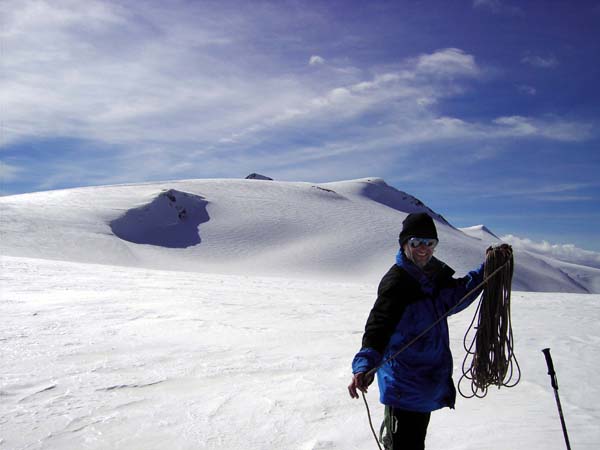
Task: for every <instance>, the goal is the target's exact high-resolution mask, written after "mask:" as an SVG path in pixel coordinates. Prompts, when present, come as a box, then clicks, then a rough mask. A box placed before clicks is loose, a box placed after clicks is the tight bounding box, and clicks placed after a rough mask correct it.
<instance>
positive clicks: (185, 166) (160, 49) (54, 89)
mask: <svg viewBox="0 0 600 450" xmlns="http://www.w3.org/2000/svg"><path fill="white" fill-rule="evenodd" d="M5 5H6V6H5V10H6V11H7V12H8V13H7V15H6V19H5V27H4V28H3V29H2V31H1V33H2V36H1V39H2V40H3V43H4V48H5V49H6V51H5V52H4V54H3V64H4V67H5V69H6V70H5V77H4V78H3V79H2V80H1V81H0V82H1V83H2V89H1V90H0V102H1V103H2V104H3V106H4V109H3V120H4V139H3V144H4V147H5V148H6V147H9V146H10V145H11V144H14V143H17V142H19V141H31V140H37V141H40V140H42V141H43V140H44V139H51V138H56V137H69V138H74V139H81V140H82V142H94V143H95V144H96V145H93V146H89V145H85V144H84V145H82V146H81V148H80V149H79V151H80V152H81V153H88V154H89V158H87V159H85V160H84V159H81V160H80V161H78V162H77V163H72V162H71V161H70V160H69V158H68V157H64V158H61V157H59V156H58V155H57V156H56V158H55V159H54V160H53V161H52V162H51V163H48V166H47V168H46V172H52V173H53V174H52V175H49V174H42V173H40V172H38V173H36V174H35V176H36V177H38V178H40V182H41V183H43V185H44V186H47V187H52V185H53V184H60V182H61V180H68V179H72V176H73V175H72V174H73V173H77V174H79V175H78V177H81V179H82V180H83V179H87V180H88V181H89V182H94V183H95V182H111V181H114V180H118V181H127V178H128V177H131V174H132V173H135V174H136V176H137V177H139V178H142V179H153V178H154V179H156V178H166V177H179V176H181V177H187V176H219V175H220V174H225V173H226V172H227V171H226V169H225V168H224V167H223V166H224V165H225V167H226V166H227V165H234V166H235V167H240V168H246V167H248V169H251V171H255V170H257V166H258V165H266V166H268V167H269V168H272V169H274V170H278V171H280V172H279V173H281V174H285V175H284V176H291V175H292V174H298V173H302V174H308V175H309V176H310V174H313V176H314V174H316V173H317V168H319V167H322V166H323V165H325V164H327V165H328V167H332V168H334V167H336V164H338V166H341V165H342V164H343V165H344V167H345V168H346V170H347V173H348V174H354V173H357V172H358V171H356V170H353V169H351V168H350V163H347V161H349V160H351V161H353V164H355V165H356V166H357V167H359V166H361V167H372V173H373V174H378V173H381V172H383V171H385V170H386V169H387V168H389V167H390V165H391V163H392V162H393V161H394V160H396V161H397V160H400V159H402V158H403V157H405V156H406V155H410V154H412V153H414V152H415V151H416V149H417V148H418V147H419V146H422V145H435V144H436V143H439V142H461V143H465V145H464V147H465V148H468V149H470V150H473V148H475V149H476V151H475V150H473V152H474V154H475V155H480V156H482V157H485V158H488V159H490V158H493V157H495V156H496V155H497V154H498V152H500V150H499V149H498V148H500V147H495V146H494V142H496V141H502V140H505V139H513V138H538V139H549V140H555V141H560V142H578V141H581V140H584V139H587V138H589V137H590V136H591V135H592V134H593V132H594V131H593V130H594V128H593V127H592V126H591V125H590V124H587V123H578V122H574V121H565V120H563V119H561V118H560V117H526V116H517V115H515V116H504V117H498V118H495V119H489V118H486V119H477V118H473V117H471V118H464V117H455V116H454V115H453V114H452V111H448V110H445V109H443V108H442V105H443V104H444V102H445V101H446V100H451V99H455V98H460V97H461V96H463V95H465V94H468V93H469V92H471V91H472V90H473V89H476V87H477V85H478V84H481V83H485V81H486V80H485V77H484V76H483V74H484V73H485V72H486V71H485V67H482V66H481V64H480V63H479V61H478V59H477V58H476V57H475V55H473V54H471V53H469V52H467V51H465V50H463V49H459V48H441V49H439V50H436V51H432V52H429V53H420V54H416V55H413V56H412V57H406V58H404V59H401V60H398V61H395V62H392V63H387V64H385V66H382V65H377V64H372V65H364V64H363V65H359V64H358V62H356V61H353V60H352V58H351V55H347V56H344V57H339V56H338V57H337V58H335V57H332V58H329V57H328V58H327V60H325V58H323V57H322V56H319V54H318V53H317V52H315V51H314V50H312V51H310V50H307V48H308V46H307V45H306V42H303V41H302V39H300V38H299V37H298V36H294V35H292V34H290V33H283V32H281V31H282V30H286V29H289V28H290V27H294V26H298V25H296V22H298V20H299V17H300V19H301V22H302V24H304V25H306V24H309V25H314V26H323V21H324V19H323V17H321V16H320V15H319V14H316V13H311V12H310V11H304V10H302V8H300V9H299V11H296V12H295V14H294V15H290V14H289V13H288V12H287V9H286V8H284V7H278V6H277V5H276V4H271V3H264V4H261V5H260V6H256V7H251V6H244V5H243V4H241V3H240V4H237V5H236V8H243V11H239V12H238V13H237V14H232V11H231V8H232V6H228V5H227V4H226V3H224V4H223V5H220V4H219V5H217V4H216V3H215V4H213V5H212V7H211V8H203V7H202V5H201V2H199V3H198V2H182V3H180V4H178V8H166V7H162V6H161V4H160V3H152V2H150V3H148V4H144V5H143V7H142V6H139V7H136V6H135V4H133V3H129V4H127V5H126V4H123V3H115V2H103V1H98V0H90V1H89V2H86V3H85V4H83V3H77V2H75V3H71V2H63V1H60V0H57V1H56V2H52V4H50V3H46V2H39V1H36V2H34V1H26V0H23V1H16V0H6V1H5ZM236 11H237V10H236ZM269 27H279V28H269ZM258 30H260V32H261V33H263V34H259V32H258ZM264 33H266V34H264ZM265 36H266V37H265ZM274 36H276V37H277V39H276V40H275V39H274ZM305 39H307V38H305ZM275 41H276V42H278V45H277V46H274V45H273V42H275ZM280 47H281V50H280ZM313 48H316V47H313ZM307 62H308V63H307ZM442 111H443V112H442ZM481 148H494V151H493V152H490V151H487V152H480V151H479V150H480V149H481ZM456 152H459V150H456ZM350 157H351V158H350ZM477 158H479V156H477ZM477 158H476V159H477ZM225 159H227V161H229V163H228V164H226V163H225ZM300 166H302V167H300ZM41 170H42V169H40V171H41ZM240 170H242V169H240ZM331 172H335V170H332V171H331ZM349 176H350V175H349ZM312 179H314V178H312Z"/></svg>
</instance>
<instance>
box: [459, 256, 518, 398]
mask: <svg viewBox="0 0 600 450" xmlns="http://www.w3.org/2000/svg"><path fill="white" fill-rule="evenodd" d="M513 267H514V262H513V257H512V253H510V254H507V253H506V252H502V251H496V250H494V249H491V250H490V251H488V252H487V253H486V261H485V270H484V277H485V278H486V279H489V281H488V282H487V283H486V285H485V288H484V290H483V293H482V294H481V298H480V300H479V305H478V306H477V310H476V312H475V315H474V316H473V320H472V321H471V324H470V325H469V328H468V329H467V332H466V333H465V337H464V339H463V346H464V349H465V351H466V352H467V353H466V355H465V359H464V360H463V364H462V373H463V375H462V377H461V378H460V380H459V381H458V392H459V393H460V395H462V396H463V397H465V398H472V397H478V398H483V397H485V396H486V395H487V390H488V387H489V386H492V385H494V386H498V388H500V387H501V386H504V387H514V386H516V385H517V384H518V383H519V380H520V379H521V370H520V368H519V363H518V362H517V358H516V357H515V354H514V348H513V344H514V341H513V333H512V324H511V318H510V288H511V283H512V275H513ZM496 268H500V270H499V271H498V272H497V274H496V276H495V277H493V278H490V276H488V274H490V273H492V272H494V271H495V270H496ZM475 319H477V324H475ZM470 335H472V338H471V343H470V344H469V345H467V342H468V340H469V336H470ZM469 360H470V363H469ZM466 380H470V386H469V388H470V390H471V393H470V394H465V392H464V389H463V387H462V385H463V383H465V382H466Z"/></svg>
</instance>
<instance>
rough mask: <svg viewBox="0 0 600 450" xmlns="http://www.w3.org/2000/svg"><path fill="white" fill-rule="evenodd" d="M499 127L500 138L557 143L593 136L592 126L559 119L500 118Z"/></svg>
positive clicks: (496, 121)
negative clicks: (545, 140)
mask: <svg viewBox="0 0 600 450" xmlns="http://www.w3.org/2000/svg"><path fill="white" fill-rule="evenodd" d="M494 123H495V124H496V125H498V127H497V129H496V134H497V136H498V137H501V136H502V135H506V136H507V137H509V136H510V137H518V136H522V137H527V136H530V137H538V138H539V137H541V138H546V139H552V140H557V141H572V142H576V141H583V140H586V139H588V138H589V137H590V136H591V135H592V131H593V128H592V126H591V125H590V124H585V123H577V122H567V121H564V120H559V119H557V118H553V117H548V118H531V117H523V116H510V117H499V118H497V119H495V120H494Z"/></svg>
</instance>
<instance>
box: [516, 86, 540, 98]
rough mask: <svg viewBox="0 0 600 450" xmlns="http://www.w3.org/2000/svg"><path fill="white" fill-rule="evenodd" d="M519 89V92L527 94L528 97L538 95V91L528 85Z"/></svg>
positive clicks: (518, 87)
mask: <svg viewBox="0 0 600 450" xmlns="http://www.w3.org/2000/svg"><path fill="white" fill-rule="evenodd" d="M517 89H518V90H519V92H522V93H523V94H527V95H536V94H537V89H536V88H534V87H533V86H528V85H525V84H522V85H520V86H517Z"/></svg>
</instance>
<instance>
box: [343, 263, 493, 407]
mask: <svg viewBox="0 0 600 450" xmlns="http://www.w3.org/2000/svg"><path fill="white" fill-rule="evenodd" d="M453 275H454V270H452V269H451V268H450V267H448V266H447V265H446V264H444V263H443V262H441V261H440V260H438V259H436V258H432V259H431V261H430V262H429V263H428V264H427V266H426V267H425V270H421V269H419V268H418V267H417V266H416V265H415V264H413V263H412V262H411V261H410V260H409V259H408V258H406V256H405V255H404V254H403V253H402V252H400V253H399V254H398V258H397V262H396V264H395V265H394V266H392V268H391V269H390V270H389V271H388V273H387V274H386V275H385V276H384V277H383V278H382V280H381V282H380V284H379V289H378V295H377V301H376V302H375V305H374V306H373V309H372V310H371V313H370V314H369V318H368V320H367V324H366V326H365V333H364V335H363V342H362V349H361V350H360V352H358V354H357V355H356V356H355V357H354V360H353V362H352V372H353V373H359V372H368V371H369V370H370V369H372V368H374V367H377V366H378V365H379V364H380V363H381V362H382V361H384V360H386V359H387V358H389V357H390V356H391V355H393V354H394V353H395V352H397V351H398V350H399V349H400V348H401V347H402V346H403V345H405V344H406V343H407V342H409V341H410V340H411V339H413V338H414V337H415V336H417V335H419V334H420V333H422V332H423V330H425V329H426V328H427V327H429V326H431V324H432V323H433V322H435V321H436V320H438V319H439V318H440V317H441V316H442V315H443V314H444V313H446V312H448V310H449V309H451V308H452V307H453V306H455V305H456V304H457V303H458V302H459V301H460V299H461V298H462V297H464V296H465V295H466V294H467V293H468V292H469V291H470V290H471V289H473V288H474V287H476V286H477V285H479V284H480V283H481V282H482V281H483V265H481V267H480V268H479V269H478V270H475V271H472V272H469V274H468V275H467V276H465V277H463V278H459V279H454V278H452V276H453ZM480 292H481V288H480V289H478V290H477V291H476V292H474V293H473V294H472V295H471V296H470V297H469V298H467V299H466V300H464V302H463V303H461V304H460V306H458V307H457V308H456V309H455V310H453V311H452V314H454V313H457V312H459V311H462V310H463V309H465V308H466V307H468V306H469V305H470V304H471V303H472V302H473V301H474V300H475V299H476V298H477V296H478V295H479V293H480ZM377 381H378V383H379V392H380V400H381V403H383V404H385V405H389V406H393V407H395V408H399V409H405V410H409V411H420V412H430V411H434V410H436V409H440V408H443V407H445V406H449V407H451V408H453V407H454V403H455V401H456V389H455V388H454V383H453V381H452V354H451V353H450V343H449V334H448V322H447V320H446V319H445V318H444V319H443V320H441V321H440V323H439V324H437V325H436V326H435V327H433V328H432V329H431V330H429V331H428V332H427V333H426V334H425V335H424V336H423V337H421V338H420V339H419V340H417V341H416V342H415V343H414V344H413V345H411V346H410V347H408V348H407V349H406V350H405V351H403V352H402V353H400V354H399V355H398V356H397V357H396V358H394V359H392V360H391V361H389V362H387V363H385V364H384V365H383V366H381V367H380V368H379V369H378V370H377Z"/></svg>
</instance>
